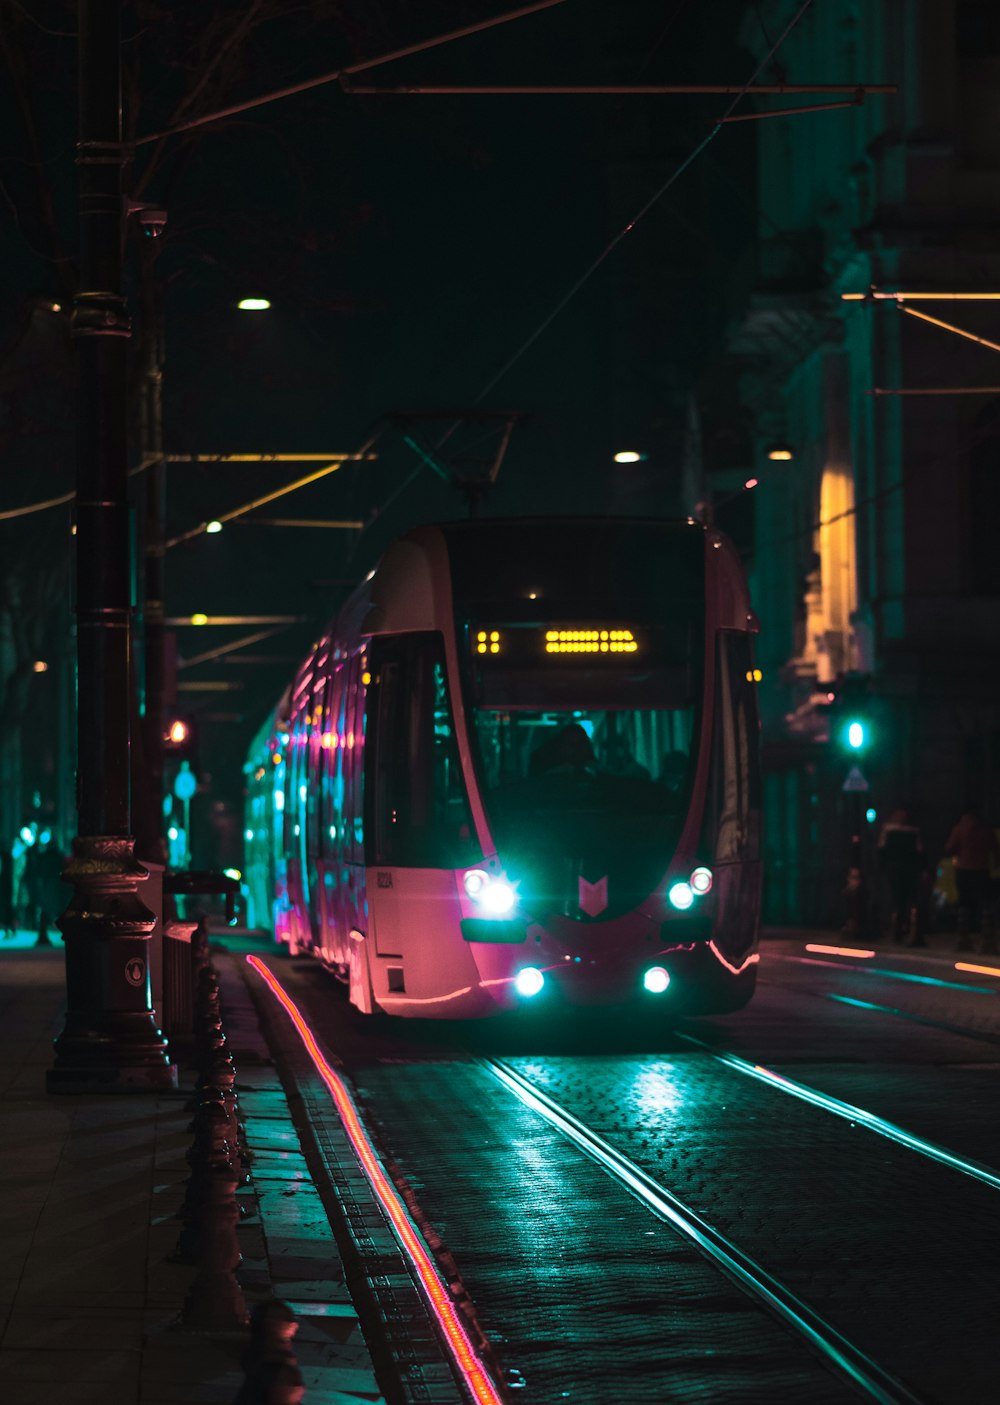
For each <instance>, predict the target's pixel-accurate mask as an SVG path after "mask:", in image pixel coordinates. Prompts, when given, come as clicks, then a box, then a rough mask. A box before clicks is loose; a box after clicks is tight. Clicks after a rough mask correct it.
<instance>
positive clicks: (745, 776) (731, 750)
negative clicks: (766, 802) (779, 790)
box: [712, 630, 761, 863]
mask: <svg viewBox="0 0 1000 1405" xmlns="http://www.w3.org/2000/svg"><path fill="white" fill-rule="evenodd" d="M717 665H718V669H717V676H716V689H715V695H716V714H715V736H714V739H713V757H712V770H713V804H714V809H715V825H716V832H717V836H718V838H717V841H716V853H715V858H716V862H717V863H735V862H739V861H747V860H753V859H757V858H759V857H760V805H761V784H760V769H759V762H758V754H757V730H758V718H757V698H756V693H755V691H754V684H753V681H752V680H753V658H752V655H751V651H750V636H749V635H747V634H743V633H741V632H738V631H736V630H723V631H721V632H720V634H719V643H718V656H717Z"/></svg>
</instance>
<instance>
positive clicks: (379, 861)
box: [365, 633, 482, 998]
mask: <svg viewBox="0 0 1000 1405" xmlns="http://www.w3.org/2000/svg"><path fill="white" fill-rule="evenodd" d="M370 671H371V680H372V681H371V685H370V687H369V693H368V736H367V741H366V753H367V754H366V768H365V774H366V790H367V812H366V823H365V833H366V840H367V848H368V856H369V857H368V864H369V870H368V882H367V889H368V897H369V920H370V923H371V926H372V928H373V929H374V938H375V951H376V954H377V955H378V956H379V957H383V958H385V957H395V958H397V959H398V960H399V961H400V962H401V963H402V965H401V967H400V972H401V974H399V975H397V976H396V977H395V979H396V981H397V984H399V983H402V987H401V993H405V994H407V995H409V994H411V993H412V994H413V995H414V996H415V997H416V998H420V997H419V994H418V992H419V991H431V990H437V989H440V987H441V981H442V980H444V981H447V978H448V975H447V970H446V969H445V968H446V966H447V962H448V957H447V955H446V953H447V951H448V950H449V949H450V948H451V947H452V946H453V945H456V944H457V946H459V947H461V946H464V943H462V942H461V937H460V933H459V930H458V921H457V907H456V899H455V894H456V887H455V869H456V868H461V867H463V866H465V865H468V864H471V863H474V862H476V861H477V860H479V859H481V857H482V855H481V854H479V853H478V852H477V849H476V844H475V840H474V838H473V835H474V830H473V827H472V818H471V814H470V811H469V804H468V797H467V795H466V792H465V782H464V778H463V776H462V770H461V765H460V763H459V757H458V747H457V745H456V742H455V731H454V723H453V719H452V710H451V702H450V699H449V696H448V686H447V673H446V670H445V661H444V641H443V639H442V637H441V635H440V634H437V633H421V634H407V635H401V636H395V637H382V638H375V639H373V640H372V645H371V662H370ZM453 909H454V911H453ZM452 928H454V931H453V932H452V930H451V929H452Z"/></svg>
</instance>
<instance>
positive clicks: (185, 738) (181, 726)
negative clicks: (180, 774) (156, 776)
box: [163, 713, 198, 771]
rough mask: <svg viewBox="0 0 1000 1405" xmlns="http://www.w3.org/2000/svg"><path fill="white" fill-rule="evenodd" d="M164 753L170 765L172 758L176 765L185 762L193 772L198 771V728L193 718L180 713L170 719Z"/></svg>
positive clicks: (165, 735)
mask: <svg viewBox="0 0 1000 1405" xmlns="http://www.w3.org/2000/svg"><path fill="white" fill-rule="evenodd" d="M163 752H164V756H165V758H166V759H167V761H168V763H169V760H170V758H171V757H172V758H173V759H174V761H175V763H179V762H180V761H181V760H184V761H187V762H188V763H189V764H190V766H191V769H192V770H193V771H197V770H198V727H197V724H196V723H195V720H194V718H193V717H191V716H190V715H188V714H186V713H183V714H182V713H178V714H175V715H174V716H173V717H171V718H169V719H168V721H167V725H166V728H165V729H164V734H163Z"/></svg>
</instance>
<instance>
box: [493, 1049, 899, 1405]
mask: <svg viewBox="0 0 1000 1405" xmlns="http://www.w3.org/2000/svg"><path fill="white" fill-rule="evenodd" d="M480 1062H481V1063H482V1065H483V1067H484V1068H486V1069H487V1070H488V1071H489V1072H490V1073H491V1074H492V1075H493V1076H494V1078H496V1079H497V1080H498V1081H499V1082H500V1083H501V1084H503V1086H504V1087H505V1088H507V1090H508V1091H509V1092H511V1093H513V1094H514V1096H515V1097H517V1098H519V1099H520V1100H521V1102H523V1103H524V1104H525V1105H526V1106H527V1107H530V1108H531V1109H532V1111H534V1112H536V1113H538V1114H539V1115H540V1116H541V1117H544V1118H545V1119H546V1121H547V1122H549V1123H550V1125H551V1126H553V1127H555V1128H556V1129H557V1130H558V1131H560V1132H562V1134H563V1135H564V1136H565V1137H567V1138H568V1139H569V1140H570V1141H571V1142H573V1143H574V1145H575V1146H577V1147H579V1149H580V1150H581V1151H582V1152H583V1153H584V1154H585V1155H587V1156H589V1157H590V1158H591V1160H593V1161H595V1162H596V1163H597V1164H598V1165H599V1166H600V1167H601V1168H602V1170H604V1171H606V1172H607V1173H608V1174H609V1175H610V1176H611V1177H612V1178H613V1179H615V1180H617V1181H618V1182H619V1183H620V1184H621V1185H623V1186H624V1187H625V1188H626V1189H627V1190H628V1191H630V1192H631V1194H632V1195H634V1196H635V1197H636V1199H638V1200H639V1201H641V1202H642V1203H643V1204H644V1205H645V1206H646V1208H647V1209H649V1210H651V1211H652V1213H653V1214H654V1215H656V1216H657V1218H659V1219H662V1220H664V1221H666V1222H667V1223H668V1224H670V1225H672V1226H673V1227H674V1229H676V1230H678V1231H679V1232H680V1233H681V1234H682V1235H684V1236H685V1238H687V1239H689V1240H691V1242H692V1243H694V1244H695V1245H696V1246H697V1248H698V1249H699V1250H700V1252H701V1253H703V1254H704V1255H705V1256H706V1257H707V1258H709V1259H711V1260H712V1261H713V1263H715V1264H716V1266H717V1267H718V1268H720V1269H721V1270H722V1272H723V1273H724V1274H725V1275H726V1276H727V1277H728V1278H730V1279H731V1280H732V1281H733V1282H735V1283H736V1284H737V1285H738V1286H739V1287H740V1288H741V1289H742V1290H743V1291H744V1292H745V1293H747V1295H748V1296H750V1297H752V1298H755V1299H756V1300H757V1301H758V1302H760V1303H761V1304H762V1305H763V1306H764V1307H765V1308H766V1309H767V1310H768V1311H769V1312H771V1313H772V1314H773V1315H774V1316H776V1317H777V1318H779V1319H780V1320H781V1321H782V1322H784V1323H785V1324H786V1325H787V1326H789V1327H791V1328H792V1330H793V1331H794V1332H796V1333H797V1334H798V1335H799V1336H800V1337H802V1338H804V1340H805V1341H806V1343H807V1344H808V1345H809V1346H810V1348H811V1349H812V1350H813V1351H815V1352H816V1353H818V1355H819V1356H820V1357H821V1358H822V1360H823V1361H824V1363H825V1364H826V1365H827V1366H828V1367H829V1368H830V1369H831V1370H833V1371H834V1372H836V1373H837V1374H838V1375H839V1376H841V1377H842V1378H843V1379H844V1380H846V1381H847V1382H849V1384H850V1385H851V1386H852V1387H853V1388H854V1389H856V1390H859V1391H861V1392H862V1393H863V1394H864V1395H866V1396H867V1398H868V1399H869V1400H874V1401H877V1402H879V1405H919V1402H920V1397H919V1396H917V1395H915V1394H914V1393H913V1392H912V1391H911V1390H910V1388H909V1386H907V1385H906V1384H905V1383H904V1382H903V1381H901V1380H899V1379H898V1378H897V1377H896V1376H893V1375H892V1374H891V1373H890V1372H888V1371H886V1370H885V1369H884V1368H883V1367H881V1366H880V1365H879V1364H878V1362H877V1361H874V1360H873V1359H872V1358H871V1357H870V1356H868V1355H867V1354H866V1353H865V1352H863V1351H862V1350H861V1348H860V1347H857V1346H855V1345H854V1343H853V1342H851V1341H849V1340H848V1339H847V1338H846V1337H844V1336H842V1335H841V1333H840V1332H838V1331H837V1329H836V1328H835V1327H834V1326H832V1324H831V1323H829V1322H827V1321H826V1319H825V1318H823V1317H821V1316H820V1315H819V1314H818V1313H817V1312H815V1311H814V1310H813V1309H812V1308H811V1307H809V1305H808V1304H807V1303H804V1302H802V1300H801V1299H800V1298H798V1297H796V1295H795V1294H794V1293H793V1292H792V1291H791V1289H790V1288H787V1287H786V1286H785V1285H784V1284H783V1283H781V1282H779V1280H778V1279H776V1278H774V1277H773V1276H772V1275H771V1274H770V1273H768V1271H767V1270H766V1269H765V1268H763V1267H762V1266H761V1265H760V1264H758V1263H757V1262H756V1261H755V1260H753V1259H751V1258H750V1257H749V1255H747V1254H744V1253H743V1251H742V1250H741V1249H739V1248H737V1246H736V1245H735V1244H733V1243H731V1242H730V1241H729V1240H728V1239H726V1237H725V1236H724V1235H723V1234H721V1233H720V1232H719V1231H718V1230H717V1229H715V1228H714V1226H712V1225H710V1224H709V1223H708V1221H707V1220H703V1219H702V1218H701V1216H700V1215H698V1214H697V1213H696V1212H695V1211H694V1210H692V1209H691V1208H690V1207H689V1206H687V1205H685V1204H684V1202H683V1201H682V1200H681V1199H680V1198H679V1197H678V1196H676V1195H674V1193H673V1192H672V1191H670V1190H667V1188H666V1187H665V1186H662V1185H660V1184H659V1182H657V1181H655V1180H654V1179H653V1178H652V1176H649V1175H647V1173H646V1172H645V1171H643V1170H642V1168H641V1167H639V1166H637V1165H636V1164H635V1162H633V1161H631V1160H629V1158H628V1157H627V1156H625V1155H623V1153H622V1152H620V1151H618V1150H617V1149H616V1148H615V1147H613V1146H612V1145H611V1144H610V1142H607V1141H605V1140H604V1138H603V1137H601V1136H599V1135H598V1133H597V1132H595V1131H593V1129H592V1128H590V1127H588V1126H587V1125H586V1124H585V1123H584V1122H581V1121H580V1119H579V1118H577V1117H574V1115H573V1114H572V1113H571V1112H568V1111H567V1110H566V1109H565V1108H563V1107H560V1105H559V1104H558V1103H557V1102H555V1100H554V1099H552V1098H550V1097H549V1096H548V1094H547V1093H543V1092H542V1090H541V1089H540V1088H536V1087H535V1085H534V1084H533V1083H532V1082H531V1081H530V1080H529V1079H527V1078H525V1077H524V1076H523V1074H520V1073H518V1072H517V1070H516V1069H513V1068H511V1067H510V1065H509V1064H505V1063H503V1062H501V1061H500V1060H498V1059H489V1058H486V1059H482V1060H481V1061H480Z"/></svg>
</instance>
